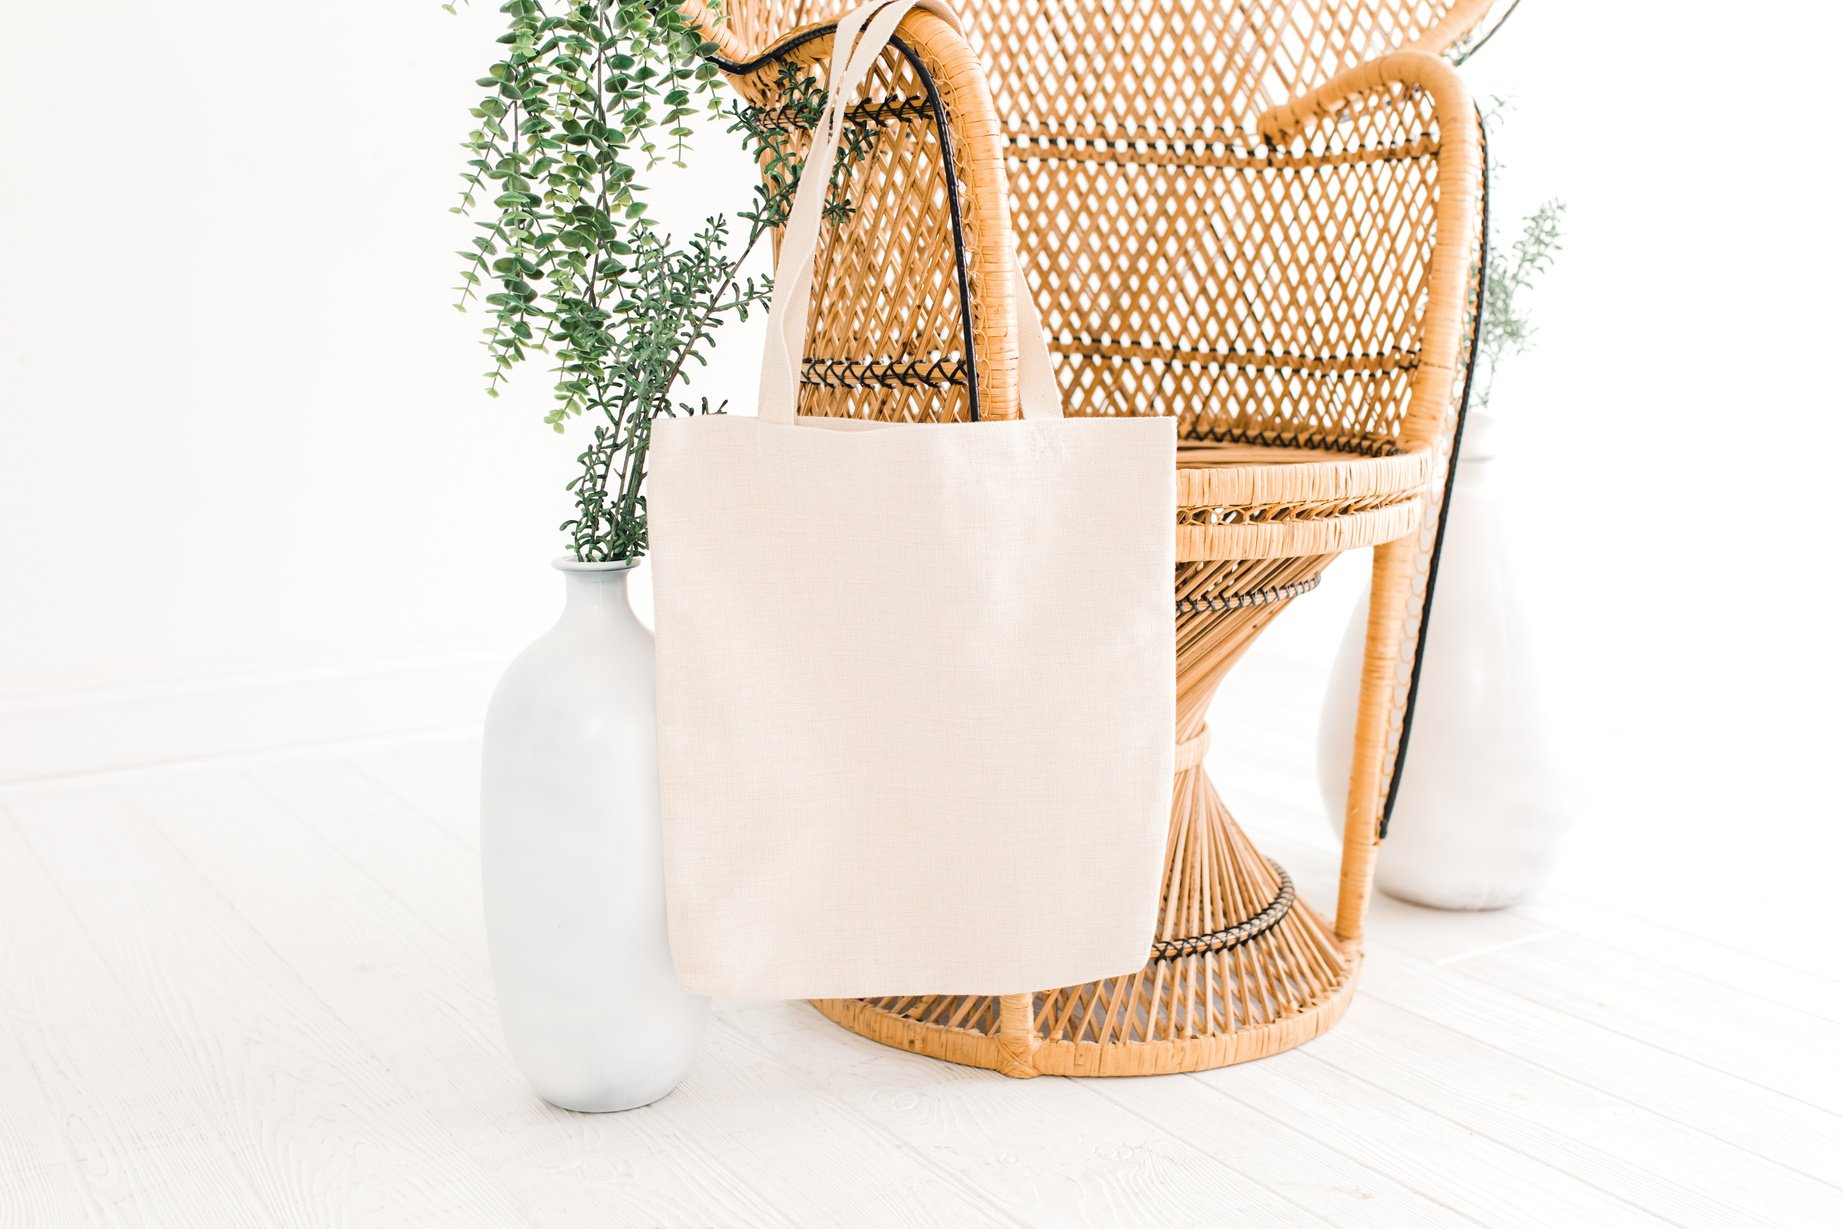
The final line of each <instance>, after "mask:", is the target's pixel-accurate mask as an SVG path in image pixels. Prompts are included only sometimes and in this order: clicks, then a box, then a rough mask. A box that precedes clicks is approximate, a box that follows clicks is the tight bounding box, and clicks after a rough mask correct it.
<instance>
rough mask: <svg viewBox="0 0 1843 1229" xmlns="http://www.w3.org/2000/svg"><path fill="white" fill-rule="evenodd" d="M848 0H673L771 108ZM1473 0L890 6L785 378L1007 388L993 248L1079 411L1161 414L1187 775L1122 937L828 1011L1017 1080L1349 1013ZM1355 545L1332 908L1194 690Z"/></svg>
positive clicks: (1451, 419)
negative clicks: (1100, 947)
mask: <svg viewBox="0 0 1843 1229" xmlns="http://www.w3.org/2000/svg"><path fill="white" fill-rule="evenodd" d="M847 7H849V2H848V0H811V2H804V0H730V7H729V12H728V14H727V16H726V17H725V18H724V19H723V20H721V21H718V20H715V19H713V18H712V17H711V16H710V14H709V13H708V12H707V11H706V10H705V9H704V8H703V7H702V3H701V0H687V11H690V12H693V13H694V14H698V15H700V16H701V18H702V19H703V20H705V21H706V23H707V25H706V28H707V29H708V30H709V32H710V34H711V37H712V39H713V40H714V41H715V42H716V43H717V44H718V48H719V50H718V55H717V58H718V62H719V66H720V67H721V68H722V69H723V70H724V71H725V72H726V73H727V74H728V75H729V77H730V79H731V81H732V82H733V84H735V86H736V87H737V89H738V90H739V91H740V92H741V94H742V95H743V96H744V98H745V99H747V100H748V101H749V102H750V103H751V104H752V105H755V106H758V107H763V108H768V109H770V113H772V109H773V108H774V107H775V106H776V105H777V100H779V99H781V98H783V97H784V96H785V92H786V90H787V89H788V86H789V82H790V81H791V80H794V79H797V78H800V77H805V76H817V77H820V78H821V79H823V74H824V72H825V67H826V64H825V62H826V58H827V57H828V56H829V54H830V49H831V37H830V26H829V25H828V24H827V23H828V21H830V20H832V19H835V18H836V17H837V16H838V15H839V14H840V13H841V12H842V11H843V10H844V9H845V8H847ZM1488 8H1489V3H1488V0H1312V2H1307V3H1300V4H1293V5H1286V6H1278V7H1276V6H1273V5H1270V4H1266V3H1253V2H1251V0H1217V2H1215V3H1205V4H1193V3H1180V2H1178V0H1120V2H1119V3H1107V4H1101V3H1098V2H1097V0H1070V2H1069V3H1067V4H1059V5H1040V4H1027V3H1020V2H1019V0H965V2H964V3H963V4H962V5H961V6H960V11H961V15H962V19H963V23H964V28H963V29H955V28H954V26H953V25H951V24H950V23H948V22H945V21H943V20H942V19H940V18H938V17H936V16H934V15H932V14H930V13H926V12H918V13H912V14H910V15H909V16H908V17H907V18H905V19H904V20H903V22H902V24H901V26H900V27H899V29H898V36H897V39H896V40H895V41H894V42H893V43H892V45H891V47H890V49H889V50H887V51H886V52H885V53H884V56H883V58H882V59H881V60H880V61H879V63H878V65H877V67H876V68H875V69H874V70H873V72H872V74H871V77H870V80H869V82H868V84H867V86H866V88H865V91H864V97H863V101H862V102H861V103H860V104H859V105H858V106H857V107H856V108H855V110H854V112H853V117H854V122H856V123H858V124H859V125H861V126H862V128H863V129H864V130H865V131H866V132H867V133H868V134H869V135H870V138H871V139H870V141H869V144H868V148H867V151H866V152H865V153H864V154H863V156H862V157H861V158H859V159H858V160H856V161H855V162H854V163H853V165H852V166H851V167H850V168H849V175H848V177H847V178H846V180H845V185H844V191H845V192H846V193H847V195H848V196H849V197H850V198H851V201H852V203H853V205H854V207H855V212H854V213H853V214H852V215H851V217H850V219H849V220H848V221H846V222H844V223H842V224H840V225H838V226H837V227H834V228H832V229H831V230H830V231H829V232H828V234H827V236H826V237H825V239H824V241H823V242H822V244H821V249H820V255H819V261H818V272H817V279H816V289H815V291H814V295H813V307H812V314H811V318H810V321H809V333H810V340H809V349H808V352H809V354H810V355H811V356H812V357H811V358H810V359H809V361H808V364H807V368H806V372H805V378H804V382H803V385H802V389H801V396H800V411H801V413H803V414H814V415H833V416H839V415H843V416H856V417H870V418H878V419H883V420H893V421H912V422H924V421H933V422H968V421H972V420H977V419H995V418H1007V417H1013V416H1015V415H1016V413H1017V347H1016V304H1015V303H1014V302H1013V300H1012V289H1011V281H1010V264H1011V259H1012V251H1013V249H1014V248H1015V250H1016V252H1017V253H1018V258H1019V260H1020V262H1021V264H1022V265H1023V268H1024V270H1025V274H1026V278H1027V280H1028V281H1029V283H1030V285H1031V288H1032V291H1033V294H1034V295H1035V297H1036V300H1037V304H1038V306H1039V308H1040V309H1041V312H1042V315H1043V321H1044V327H1045V331H1046V334H1047V336H1048V338H1049V342H1050V348H1051V351H1052V357H1053V359H1054V361H1055V364H1056V369H1057V370H1056V374H1057V378H1058V381H1059V383H1060V385H1061V387H1062V391H1063V397H1064V402H1065V407H1066V412H1067V413H1069V414H1071V415H1117V414H1170V415H1174V416H1176V417H1177V419H1178V425H1179V436H1180V439H1181V440H1182V441H1183V443H1182V444H1181V451H1180V457H1179V462H1178V464H1179V472H1178V506H1177V508H1176V509H1175V531H1176V533H1177V544H1178V552H1177V558H1178V565H1177V575H1176V577H1175V607H1174V621H1175V622H1174V630H1175V633H1176V637H1177V661H1178V714H1177V717H1178V737H1179V745H1178V748H1177V759H1176V762H1177V779H1176V782H1175V788H1174V791H1173V803H1172V815H1171V829H1170V838H1169V844H1168V858H1167V874H1166V884H1165V892H1164V896H1163V898H1162V900H1161V902H1160V920H1159V929H1158V937H1157V941H1156V942H1155V944H1154V947H1153V949H1152V951H1151V952H1149V953H1148V959H1147V962H1146V965H1145V967H1144V968H1142V969H1141V970H1139V971H1138V972H1136V973H1133V974H1129V975H1127V976H1124V977H1117V978H1111V979H1108V980H1107V981H1103V982H1099V983H1094V984H1090V985H1086V986H1071V987H1059V988H1051V989H1040V990H1037V991H1034V992H1026V993H1018V994H1013V995H1002V996H970V995H952V994H940V995H927V996H918V997H910V998H885V999H873V1000H837V1001H828V1002H823V1003H820V1004H818V1006H819V1008H820V1009H821V1010H822V1011H824V1012H825V1013H826V1014H827V1015H829V1016H831V1017H832V1018H833V1019H834V1020H836V1021H838V1022H839V1023H841V1024H843V1025H844V1026H846V1027H847V1028H851V1029H854V1030H856V1031H857V1032H860V1033H863V1034H864V1035H866V1036H869V1037H872V1038H874V1039H876V1040H878V1041H882V1042H885V1043H887V1044H890V1045H893V1046H899V1047H901V1048H903V1049H907V1050H911V1051H915V1052H918V1053H923V1054H929V1055H933V1056H936V1057H940V1058H946V1059H951V1060H953V1061H956V1062H962V1063H970V1064H974V1065H978V1066H985V1067H992V1068H996V1069H997V1070H1000V1071H1003V1072H1005V1073H1006V1074H1009V1075H1014V1076H1029V1075H1035V1074H1039V1073H1061V1074H1074V1075H1141V1074H1150V1073H1155V1072H1165V1071H1183V1070H1198V1069H1201V1068H1206V1067H1214V1066H1220V1065H1223V1064H1225V1063H1232V1062H1239V1061H1242V1060H1244V1059H1249V1058H1256V1057H1260V1056H1262V1055H1265V1054H1271V1053H1274V1052H1276V1051H1279V1050H1283V1049H1286V1048H1288V1047H1290V1046H1293V1045H1297V1044H1299V1043H1300V1042H1302V1041H1305V1040H1307V1039H1309V1038H1311V1037H1314V1036H1316V1035H1318V1034H1319V1033H1320V1032H1322V1031H1324V1030H1325V1029H1326V1028H1328V1027H1330V1025H1331V1024H1332V1023H1333V1022H1335V1021H1336V1020H1337V1018H1338V1017H1339V1016H1340V1015H1341V1014H1342V1012H1343V1010H1344V1008H1345V1007H1346V1006H1347V1004H1348V1002H1349V998H1350V994H1351V992H1352V988H1353V987H1354V984H1355V978H1356V974H1357V970H1358V967H1359V965H1360V963H1361V958H1362V956H1361V939H1362V925H1363V918H1364V915H1365V912H1366V909H1367V905H1368V899H1369V892H1370V883H1371V878H1372V872H1373V868H1374V858H1375V850H1376V847H1377V843H1378V842H1379V840H1380V839H1381V837H1382V835H1383V833H1384V831H1385V830H1386V822H1387V811H1388V806H1389V800H1390V798H1391V796H1392V792H1393V784H1394V781H1395V779H1396V773H1397V769H1398V764H1399V757H1400V753H1401V750H1402V747H1403V746H1404V743H1405V739H1406V735H1407V731H1408V726H1409V719H1410V716H1411V713H1412V701H1413V684H1414V678H1415V669H1414V667H1415V663H1416V661H1417V658H1418V644H1419V632H1420V628H1421V626H1422V620H1423V615H1424V612H1425V608H1426V600H1427V597H1428V595H1429V593H1430V592H1431V579H1432V574H1433V563H1434V561H1435V560H1436V559H1437V546H1438V530H1439V527H1440V524H1439V522H1440V514H1441V510H1442V507H1443V493H1444V491H1445V488H1446V485H1447V482H1448V479H1449V477H1450V463H1451V458H1452V456H1453V452H1454V449H1455V446H1456V437H1457V432H1458V429H1459V427H1460V424H1461V423H1462V421H1463V397H1464V388H1465V383H1466V379H1465V377H1466V375H1467V373H1468V372H1469V369H1470V356H1471V341H1472V337H1471V330H1470V321H1471V319H1472V312H1473V308H1474V306H1475V303H1476V291H1477V276H1478V270H1479V268H1480V267H1481V265H1482V242H1483V240H1482V235H1483V219H1482V205H1483V179H1482V160H1481V157H1480V134H1479V131H1478V126H1477V121H1476V113H1475V111H1474V109H1473V107H1472V104H1471V102H1470V100H1469V98H1468V96H1467V94H1466V91H1465V89H1464V87H1463V85H1462V83H1461V82H1460V81H1459V78H1458V77H1457V75H1456V74H1455V73H1454V72H1453V70H1452V69H1451V68H1450V67H1449V66H1448V65H1447V64H1446V62H1445V61H1444V60H1442V59H1441V58H1440V57H1439V54H1438V53H1439V52H1441V51H1443V50H1444V49H1445V48H1446V47H1448V46H1449V45H1450V44H1451V43H1452V42H1453V41H1454V40H1455V39H1457V38H1459V37H1460V36H1462V35H1463V34H1464V33H1465V32H1466V31H1467V30H1469V29H1470V28H1471V27H1472V26H1473V25H1474V24H1475V23H1476V22H1477V21H1478V20H1479V19H1480V18H1481V17H1482V16H1483V15H1484V13H1485V11H1486V10H1487V9H1488ZM792 135H793V137H794V140H795V142H796V144H797V142H798V140H799V137H798V134H797V133H795V134H792ZM969 429H975V428H969ZM1360 548H1374V562H1373V575H1372V586H1371V589H1372V597H1371V607H1370V620H1369V642H1368V646H1367V650H1366V660H1365V665H1364V670H1363V691H1362V695H1361V697H1360V701H1359V717H1358V731H1357V746H1356V754H1355V763H1354V768H1353V770H1352V779H1351V791H1350V800H1349V804H1348V810H1347V814H1346V817H1345V841H1344V858H1343V869H1342V875H1341V880H1340V890H1339V896H1338V901H1337V908H1336V911H1335V913H1334V915H1333V917H1332V918H1329V919H1328V918H1325V917H1323V916H1321V915H1320V914H1318V913H1317V912H1315V911H1314V910H1313V909H1312V908H1310V907H1309V906H1308V905H1307V904H1306V903H1304V902H1303V901H1301V900H1299V899H1298V898H1297V897H1296V896H1295V894H1294V892H1293V889H1292V884H1291V881H1290V879H1288V878H1287V877H1286V875H1285V872H1284V871H1283V870H1281V869H1280V868H1278V867H1277V866H1275V865H1274V864H1272V863H1270V862H1269V861H1268V860H1267V859H1265V858H1264V857H1262V856H1261V855H1260V854H1259V853H1258V852H1257V851H1256V850H1255V848H1254V846H1253V845H1252V844H1251V843H1250V842H1249V840H1248V838H1247V837H1246V836H1245V835H1244V834H1243V833H1242V831H1241V829H1240V828H1239V827H1238V826H1237V825H1236V824H1235V822H1234V820H1233V819H1232V818H1231V816H1230V814H1229V811H1228V809H1227V807H1226V806H1225V805H1224V804H1223V802H1222V800H1221V799H1220V797H1218V795H1217V793H1216V790H1215V788H1214V786H1213V785H1212V784H1211V782H1210V780H1209V778H1208V776H1207V774H1206V773H1205V772H1204V769H1203V758H1204V752H1205V750H1206V749H1207V747H1208V742H1209V735H1208V731H1207V728H1206V726H1205V722H1204V718H1205V713H1206V710H1207V708H1208V704H1209V700H1210V698H1211V697H1212V696H1213V695H1214V694H1215V692H1216V690H1217V688H1218V686H1219V685H1220V684H1221V682H1222V680H1223V678H1224V677H1225V676H1226V675H1227V674H1228V672H1229V671H1230V669H1231V668H1232V667H1233V666H1234V664H1235V663H1236V661H1238V660H1239V659H1240V657H1241V656H1242V654H1243V653H1244V652H1245V651H1246V650H1247V648H1248V646H1249V645H1250V644H1252V643H1253V642H1254V640H1255V638H1256V637H1257V636H1258V635H1259V633H1260V631H1261V630H1262V629H1263V628H1264V627H1265V626H1266V625H1267V623H1268V622H1269V621H1271V620H1272V619H1273V618H1274V616H1275V615H1276V614H1278V612H1279V611H1280V610H1282V609H1284V608H1285V607H1286V605H1287V604H1288V603H1289V602H1291V601H1293V600H1294V599H1296V598H1298V597H1300V596H1302V595H1304V594H1306V593H1309V592H1310V591H1311V590H1312V589H1313V588H1314V587H1315V586H1316V585H1317V583H1318V580H1319V577H1320V576H1321V575H1322V574H1323V572H1324V570H1325V568H1326V567H1327V566H1328V565H1329V564H1330V562H1331V561H1332V560H1333V559H1335V558H1336V557H1337V556H1338V555H1339V554H1341V553H1343V552H1345V551H1349V550H1356V549H1360ZM1016 856H1017V857H1019V858H1029V857H1030V851H1029V850H1019V851H1017V855H1016ZM992 941H993V942H995V943H1002V942H1005V941H1006V938H1005V936H1003V935H994V936H992Z"/></svg>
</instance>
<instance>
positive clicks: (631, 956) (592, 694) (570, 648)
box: [480, 560, 709, 1111]
mask: <svg viewBox="0 0 1843 1229" xmlns="http://www.w3.org/2000/svg"><path fill="white" fill-rule="evenodd" d="M556 566H557V567H558V568H559V569H560V570H561V571H562V572H563V573H564V582H565V590H566V601H565V603H564V609H563V617H562V618H560V619H559V620H558V621H557V624H556V626H555V627H553V628H551V629H550V631H548V632H546V633H545V634H544V635H543V636H542V637H540V638H539V639H538V640H537V641H536V642H535V643H534V644H532V645H531V646H530V647H529V648H527V649H526V650H525V651H524V652H523V653H521V654H519V656H518V658H517V659H516V660H515V661H513V663H512V665H511V666H510V667H509V668H508V669H507V670H506V673H505V677H504V678H502V679H501V680H500V681H499V686H498V688H497V689H495V690H494V692H493V699H492V704H491V705H490V706H489V707H488V709H487V715H486V743H485V748H484V761H483V771H482V775H481V796H480V819H481V841H480V862H481V877H482V882H483V886H484V889H485V895H486V931H487V945H488V948H489V950H490V955H491V958H492V967H493V985H494V989H495V990H496V992H497V995H498V999H499V1014H500V1018H501V1020H502V1022H503V1024H504V1027H505V1035H506V1042H507V1044H508V1046H509V1047H510V1049H511V1052H512V1057H513V1058H514V1059H515V1060H516V1061H517V1063H518V1065H519V1067H520V1068H521V1069H522V1070H523V1071H524V1074H525V1078H526V1079H527V1080H529V1081H530V1082H531V1086H532V1088H533V1089H535V1090H536V1091H537V1093H538V1095H539V1096H541V1097H543V1098H544V1099H545V1100H546V1101H549V1102H551V1103H552V1104H555V1105H559V1106H562V1107H564V1108H565V1109H572V1110H587V1111H606V1110H622V1109H631V1108H633V1107H634V1106H638V1105H645V1104H646V1103H647V1102H649V1101H654V1100H657V1099H658V1098H660V1097H662V1096H664V1095H665V1094H666V1093H668V1092H670V1091H671V1090H672V1087H673V1085H675V1084H676V1083H678V1080H679V1077H681V1076H682V1075H683V1074H684V1073H685V1070H686V1068H687V1067H689V1066H690V1064H691V1058H692V1055H693V1053H694V1052H695V1051H696V1049H697V1045H698V1042H699V1039H700V1038H701V1037H702V1036H703V1032H704V1024H705V1020H706V1018H707V1016H708V1014H709V1001H708V1000H706V999H702V998H697V997H694V996H693V995H690V994H688V993H686V992H685V990H684V989H683V987H681V986H680V985H679V982H678V977H677V975H676V973H675V972H674V971H673V968H672V957H671V952H670V950H669V949H668V948H667V945H666V909H665V872H664V866H663V855H662V852H661V847H660V820H659V783H658V768H657V765H656V762H655V758H654V754H655V753H654V745H655V739H656V729H655V721H654V715H653V638H652V635H651V634H650V633H649V632H648V631H647V630H646V628H645V627H643V626H642V625H641V623H640V621H639V620H638V619H637V618H635V617H634V614H633V611H632V610H631V609H630V607H629V606H628V603H627V579H628V572H629V565H625V564H583V563H575V562H573V561H566V560H559V561H558V563H557V564H556Z"/></svg>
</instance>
